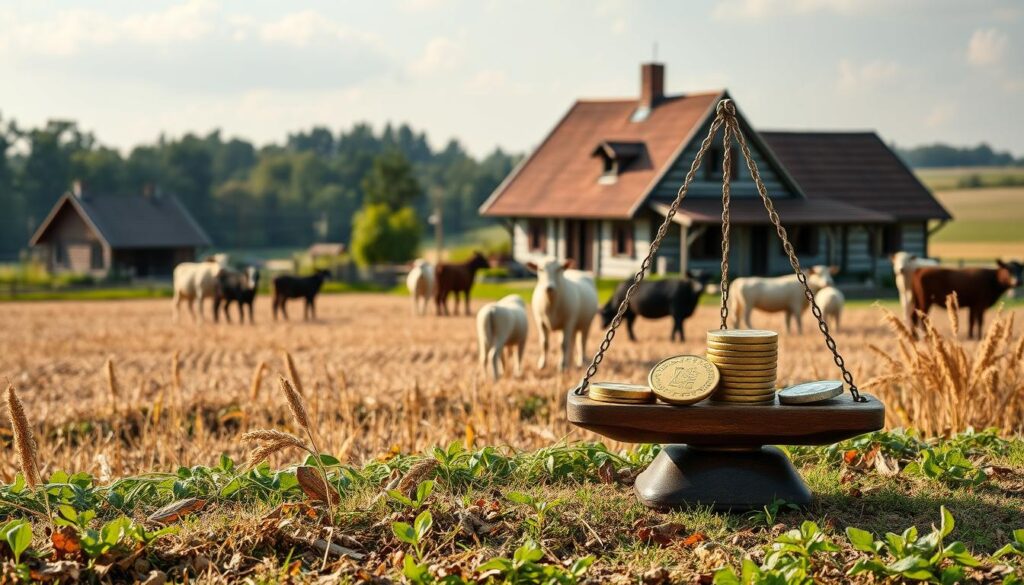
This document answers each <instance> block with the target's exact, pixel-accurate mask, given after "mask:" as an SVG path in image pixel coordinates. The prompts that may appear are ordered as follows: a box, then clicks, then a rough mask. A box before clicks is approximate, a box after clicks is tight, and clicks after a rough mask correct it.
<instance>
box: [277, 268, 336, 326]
mask: <svg viewBox="0 0 1024 585" xmlns="http://www.w3.org/2000/svg"><path fill="white" fill-rule="evenodd" d="M329 275H330V273H329V272H327V271H326V270H317V271H316V272H315V273H314V274H313V275H312V276H289V275H283V276H278V277H277V278H275V279H274V301H273V303H274V320H275V321H277V311H278V309H280V311H281V314H282V315H284V318H285V319H287V318H288V311H287V310H285V303H286V302H287V301H288V299H298V298H303V299H306V304H305V306H304V307H303V308H302V320H303V321H308V320H309V319H316V304H315V302H316V295H317V294H319V292H320V287H322V286H323V284H324V280H326V279H327V277H328V276H329Z"/></svg>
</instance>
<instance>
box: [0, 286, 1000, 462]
mask: <svg viewBox="0 0 1024 585" xmlns="http://www.w3.org/2000/svg"><path fill="white" fill-rule="evenodd" d="M482 304H483V302H482V301H477V302H475V303H474V309H476V308H479V307H480V306H481V305H482ZM207 309H209V307H207ZM256 310H257V315H256V321H257V324H256V325H255V326H249V325H245V326H239V325H225V324H220V325H213V324H212V323H208V324H206V325H202V326H193V325H191V324H190V323H187V322H186V323H185V324H182V325H179V326H175V325H173V324H172V323H171V310H170V302H169V301H166V300H143V301H110V302H38V303H7V304H4V305H2V306H0V311H2V315H3V319H2V327H0V379H4V378H9V379H10V381H11V382H13V383H14V384H15V385H16V386H17V388H18V390H19V393H20V394H21V396H22V399H23V400H24V403H25V408H26V411H27V413H28V415H29V419H30V420H31V421H32V422H33V423H34V424H35V425H36V437H37V440H38V442H39V448H40V457H39V460H40V462H41V465H42V467H43V469H42V470H41V471H42V472H43V474H44V475H46V474H48V473H50V472H52V471H53V470H55V469H66V470H73V471H88V472H92V473H94V474H97V475H98V476H100V477H104V476H120V475H124V474H128V473H138V472H143V471H151V470H168V469H173V468H174V466H176V465H192V464H199V463H203V464H208V463H211V462H213V461H216V459H217V457H218V456H219V455H220V454H221V453H222V452H223V453H228V454H230V455H231V456H233V457H235V458H236V459H238V460H240V459H242V458H244V446H243V445H242V444H241V443H240V441H239V437H240V435H241V434H242V433H244V432H245V431H247V430H251V429H256V428H279V429H284V430H291V431H295V430H296V429H293V428H291V425H292V424H293V423H292V422H291V421H292V419H291V416H290V415H289V413H288V406H287V403H286V401H285V398H284V396H283V395H282V394H281V392H280V391H279V388H278V384H277V380H278V378H279V376H281V375H284V376H295V377H298V378H301V382H299V383H297V384H296V386H297V387H298V386H299V384H301V388H302V391H303V393H304V396H305V401H306V404H307V405H308V409H309V416H310V417H311V418H313V419H315V422H314V424H313V427H314V428H317V429H319V434H320V436H319V437H317V440H318V441H319V442H321V445H320V446H321V448H322V449H323V450H324V451H326V452H329V453H333V454H335V455H337V456H339V457H340V458H342V459H347V460H350V461H361V460H364V459H366V458H368V457H373V456H376V455H378V454H380V453H384V452H386V451H388V450H390V449H392V448H397V449H400V450H401V451H403V452H410V451H416V450H419V449H423V448H425V447H428V446H430V445H434V444H443V443H447V442H450V441H454V440H459V441H462V440H466V439H467V436H468V437H471V440H473V441H475V442H476V444H484V443H486V444H495V445H509V446H512V447H516V448H523V449H526V448H536V447H539V446H543V445H549V444H552V443H554V442H556V441H559V440H561V439H568V440H576V439H595V438H597V437H595V436H594V435H591V434H589V433H586V432H583V431H580V430H578V429H575V428H573V427H571V426H570V425H568V424H567V423H566V422H565V421H564V412H563V410H562V408H563V407H562V405H563V402H564V397H565V393H566V391H567V390H568V389H569V388H570V387H571V386H573V385H575V384H576V383H577V382H578V380H579V377H580V374H581V372H580V371H579V370H573V371H571V372H569V373H567V374H559V373H557V372H556V371H555V370H553V369H551V368H550V366H549V368H548V369H547V370H546V371H543V372H541V371H537V369H536V360H537V357H538V351H539V348H538V344H537V333H536V328H535V327H534V324H533V323H532V322H531V324H530V326H531V331H530V341H529V342H528V344H527V355H526V373H525V375H524V376H523V377H522V378H520V379H517V378H505V379H503V380H502V381H500V382H498V383H493V382H491V381H490V380H489V379H488V378H487V377H485V375H484V374H483V372H482V371H481V370H480V368H479V366H478V364H477V356H476V345H475V341H476V340H475V332H474V331H475V328H474V320H473V319H472V318H469V317H462V316H459V317H449V318H438V317H434V316H429V317H425V318H414V317H412V316H411V314H410V313H411V307H410V303H409V301H408V299H405V298H401V297H397V296H391V295H337V296H326V297H323V298H321V299H320V301H319V306H318V314H319V315H320V316H321V320H320V321H318V322H316V323H303V322H302V321H297V320H292V321H291V322H289V323H282V322H278V323H274V322H273V321H272V320H271V319H270V316H269V311H270V308H269V301H268V299H266V298H265V297H261V298H259V299H257V306H256ZM934 314H935V315H936V319H935V320H936V322H937V326H938V327H939V329H940V330H943V331H948V330H949V326H948V324H947V323H946V320H945V318H944V316H943V314H942V312H941V311H938V310H935V311H934ZM186 321H187V319H186ZM992 321H993V314H992V313H990V316H989V323H991V322H992ZM717 323H718V311H717V308H716V307H710V306H700V307H698V309H697V313H696V315H695V316H694V317H693V318H692V319H690V320H689V321H687V323H686V335H687V341H686V342H685V343H671V342H669V341H668V337H669V331H670V329H671V325H670V323H669V321H668V320H660V321H645V320H641V321H639V322H638V324H637V328H636V330H637V336H638V338H639V341H638V342H636V343H632V342H630V341H629V340H628V339H627V338H626V336H625V335H623V336H621V337H619V338H617V339H616V341H615V344H614V345H613V346H612V349H611V351H610V352H609V354H608V356H607V359H606V360H605V362H604V366H603V368H602V370H601V372H600V374H599V375H598V378H599V379H612V380H622V381H634V382H641V381H643V380H645V378H646V375H647V371H648V369H649V368H650V367H651V365H653V364H654V362H656V361H657V360H659V359H661V358H664V357H666V356H669V355H674V354H678V353H702V351H703V342H704V332H705V330H706V329H708V328H711V327H715V326H717ZM843 324H844V329H843V330H842V331H841V332H840V333H838V335H837V336H836V338H837V341H838V343H839V348H840V350H841V351H842V352H843V354H844V355H845V356H846V359H847V362H848V363H849V364H850V365H851V366H852V368H851V369H852V371H853V373H854V375H855V377H856V379H857V380H858V381H859V382H861V383H863V382H866V381H867V380H868V379H869V378H873V377H877V376H880V375H882V374H885V373H891V372H888V370H889V369H890V367H889V365H887V364H886V363H884V362H883V360H882V359H880V358H879V356H878V355H876V353H874V352H873V351H872V350H871V349H870V348H869V344H874V345H876V346H878V347H879V348H881V349H882V350H883V351H886V352H889V353H890V354H891V355H893V356H898V352H897V342H896V339H895V337H894V336H893V334H892V332H891V331H890V330H889V328H888V327H887V326H886V325H885V324H884V323H883V319H882V311H881V310H880V309H878V308H874V307H862V306H859V307H850V308H848V309H847V312H846V314H845V315H844V320H843ZM754 325H755V326H757V327H766V328H771V329H775V330H778V331H780V332H781V333H782V335H781V339H780V356H779V378H780V383H795V382H800V381H805V380H808V379H823V378H838V377H839V376H838V372H837V371H836V369H835V367H834V365H833V364H832V359H831V355H830V354H829V353H828V351H827V350H826V349H825V348H824V344H823V341H822V339H821V336H820V335H819V334H818V332H817V330H816V327H815V325H814V323H813V322H812V320H811V317H810V315H805V317H804V330H805V333H804V335H803V336H797V335H786V334H785V333H784V326H783V321H782V317H781V316H780V315H776V316H765V315H760V314H755V317H754ZM602 333H603V332H602V331H600V330H599V326H598V324H597V323H595V325H594V327H593V329H592V332H591V337H590V340H589V343H588V351H591V352H592V351H593V350H594V349H596V347H597V344H598V342H599V341H600V339H599V338H600V336H601V334H602ZM964 344H965V347H966V348H968V349H969V350H973V348H975V347H976V343H975V342H966V341H965V342H964ZM285 352H288V354H290V355H291V357H292V359H293V360H294V365H295V373H294V374H289V373H288V368H287V365H286V358H285V357H284V356H285ZM897 359H899V358H898V357H897ZM108 360H110V364H111V370H112V372H113V375H112V376H111V375H109V374H108V369H107V362H108ZM549 363H550V362H549ZM296 382H298V381H296ZM878 392H882V393H883V394H884V393H885V392H890V393H891V392H895V390H887V389H885V388H880V389H879V390H878ZM904 398H906V397H904ZM914 403H915V402H914V401H908V400H905V399H904V400H902V401H901V404H905V405H906V404H910V405H913V404H914ZM921 404H925V403H924V402H921ZM908 408H910V410H909V411H908V410H906V408H903V409H901V410H900V411H899V412H896V411H895V410H893V409H890V413H889V414H890V415H891V416H890V420H889V423H890V425H901V424H907V422H913V421H914V417H915V416H917V414H916V413H915V412H913V406H910V407H908ZM4 421H6V417H4ZM0 424H6V423H0ZM936 424H941V421H940V423H936ZM9 438H10V435H9V429H6V428H2V427H0V443H6V442H7V441H8V440H9ZM14 466H15V463H14V461H13V460H12V458H9V457H8V458H3V459H2V460H0V481H5V482H9V481H11V479H12V478H13V475H14V473H15V468H14Z"/></svg>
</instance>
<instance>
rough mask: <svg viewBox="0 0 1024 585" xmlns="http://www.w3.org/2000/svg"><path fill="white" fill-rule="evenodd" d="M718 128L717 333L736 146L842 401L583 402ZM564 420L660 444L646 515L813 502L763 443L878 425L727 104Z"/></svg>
mask: <svg viewBox="0 0 1024 585" xmlns="http://www.w3.org/2000/svg"><path fill="white" fill-rule="evenodd" d="M721 128H724V129H725V135H724V149H723V151H724V153H725V161H724V164H723V167H722V168H723V169H725V172H724V176H723V185H722V204H723V214H722V236H723V242H724V244H723V262H722V292H723V294H722V307H721V317H722V319H721V327H722V329H725V328H726V320H727V316H728V306H727V301H728V250H729V244H728V242H729V212H728V211H729V180H730V177H729V169H730V168H731V164H730V163H731V161H730V156H731V155H730V152H731V150H732V149H731V141H732V140H733V139H735V140H737V141H738V143H739V146H740V150H741V152H742V153H743V156H744V158H745V159H746V162H747V168H748V169H749V170H750V173H751V176H752V178H753V179H754V182H755V183H756V184H757V187H758V192H759V193H760V195H761V199H762V200H763V202H764V204H765V208H766V210H767V212H768V215H769V218H770V219H771V221H772V223H773V224H774V225H775V227H776V230H777V232H778V235H779V238H780V239H781V240H782V243H783V248H784V250H785V251H786V252H787V253H788V254H789V258H790V263H791V264H792V266H793V269H794V271H795V272H796V274H797V277H798V279H800V282H801V283H802V284H803V285H804V290H805V296H806V297H807V299H808V302H809V304H810V306H811V312H812V313H813V314H814V316H815V317H816V318H817V320H818V327H819V329H820V330H821V333H822V334H823V335H824V337H825V340H826V343H825V345H826V347H827V349H829V350H830V351H831V353H832V355H833V357H834V360H835V362H836V366H837V367H838V368H839V369H840V370H841V372H842V374H843V379H844V381H845V382H846V385H847V387H848V388H849V393H847V394H843V395H840V396H837V397H836V398H832V399H829V400H825V401H822V402H815V403H812V404H801V405H786V404H781V403H779V401H778V398H776V400H775V403H774V404H768V405H756V406H751V405H743V404H735V403H721V402H714V401H707V400H705V401H703V402H698V403H697V404H693V405H690V406H673V405H670V404H664V403H650V404H613V403H608V402H599V401H596V400H593V399H591V398H589V397H588V396H587V388H588V385H589V383H590V381H591V379H592V378H593V377H594V375H595V374H596V373H597V370H598V366H599V365H600V363H601V361H603V359H604V354H605V351H606V350H607V349H608V348H609V347H610V345H611V342H612V339H613V338H614V336H615V331H616V329H617V328H618V326H619V324H620V323H621V320H622V316H623V314H624V313H625V310H626V307H627V306H628V303H629V300H630V297H631V296H632V294H633V292H634V291H635V289H636V285H638V284H639V283H640V282H641V281H642V280H643V278H644V276H645V274H646V272H647V271H648V270H649V269H650V266H651V262H652V260H653V258H654V256H655V254H656V252H657V248H658V245H659V244H660V242H661V240H662V238H663V237H664V235H665V233H666V231H667V228H668V225H669V223H670V222H671V221H672V216H673V215H674V214H675V213H676V211H677V210H678V208H679V204H680V203H681V202H682V200H683V199H684V198H685V197H686V192H687V190H688V188H689V185H690V182H691V181H692V180H693V177H694V174H695V173H696V170H697V169H699V168H700V165H701V161H702V159H703V157H704V155H705V153H706V152H707V150H708V147H709V146H710V144H711V142H712V140H713V139H714V136H715V134H716V133H717V131H718V130H719V129H721ZM566 416H567V418H568V420H569V422H571V423H572V424H574V425H576V426H579V427H581V428H584V429H587V430H590V431H593V432H595V433H597V434H599V435H602V436H605V437H608V438H609V439H614V440H616V441H622V442H626V443H660V444H662V445H663V448H662V450H661V452H660V453H659V454H658V455H657V457H655V459H654V461H653V462H652V463H651V465H650V466H649V467H648V468H647V469H646V470H645V471H644V472H643V473H641V474H640V475H639V476H638V477H637V479H636V484H635V490H636V494H637V497H638V498H639V499H640V501H641V502H643V503H644V504H645V505H647V506H650V507H653V508H677V507H684V506H690V505H704V506H711V507H713V508H714V509H716V510H749V509H759V508H761V507H763V506H765V505H768V504H771V503H772V502H773V501H775V500H777V499H780V500H785V501H786V502H788V503H791V504H796V505H806V504H809V503H810V502H811V500H812V498H813V494H812V493H811V491H810V489H808V487H807V485H806V484H805V483H804V482H803V480H802V479H801V478H800V475H799V474H798V473H797V471H796V469H794V467H793V465H792V463H791V462H790V461H789V459H788V458H787V457H786V455H785V454H784V453H783V452H782V451H781V450H780V449H778V448H777V447H773V446H771V445H776V444H780V445H827V444H831V443H835V442H837V441H841V440H844V439H849V438H852V437H856V436H858V435H861V434H864V433H868V432H871V431H876V430H879V429H881V428H882V426H883V424H884V422H885V406H884V405H883V404H882V403H881V402H879V401H878V400H877V399H876V398H874V397H872V396H868V395H865V394H862V393H860V392H858V390H857V387H856V385H855V384H854V383H853V377H852V375H851V374H850V372H849V371H848V370H847V369H846V367H845V362H844V361H843V358H842V357H841V356H840V355H839V352H838V350H837V349H836V345H835V341H834V340H833V339H832V336H831V334H830V333H829V329H828V325H827V324H826V323H825V321H824V319H822V317H821V310H820V309H819V308H818V306H817V304H816V303H815V302H814V295H813V293H812V292H811V290H810V288H809V287H808V286H807V281H806V276H805V275H804V274H803V271H802V270H801V268H800V264H799V260H798V259H797V258H796V254H795V253H793V249H792V246H791V245H790V243H789V241H788V238H787V236H786V231H785V229H784V228H783V227H782V225H781V222H780V219H779V216H778V214H777V213H776V212H775V209H774V205H773V204H772V202H771V199H770V198H769V197H768V192H767V189H766V188H765V186H764V184H763V182H762V181H761V178H760V176H759V174H758V172H757V165H756V163H754V162H753V160H752V158H751V157H750V152H749V150H748V149H747V146H746V141H745V140H744V138H743V135H742V133H741V131H740V128H739V124H738V122H737V119H736V110H735V106H734V105H733V104H732V103H731V101H730V100H722V102H720V103H719V105H718V108H717V115H716V117H715V120H714V121H713V122H712V125H711V128H710V130H709V131H708V136H707V137H706V138H705V139H704V141H703V142H702V144H701V149H700V151H699V152H698V153H697V156H696V157H695V159H694V162H693V165H692V166H691V169H690V172H689V173H688V174H687V176H686V179H685V181H684V183H683V186H682V187H681V188H680V189H679V193H678V195H677V197H676V200H675V202H674V203H673V204H672V206H671V207H670V208H669V212H668V213H667V214H666V217H665V221H664V223H663V224H662V226H661V228H660V229H659V230H658V234H657V236H656V237H655V239H654V241H653V242H652V244H651V250H650V253H649V254H648V256H647V257H646V258H645V259H644V261H643V263H642V264H641V267H640V270H639V271H638V272H637V274H636V276H635V277H634V280H633V286H631V287H630V289H629V290H628V291H627V293H626V296H625V298H624V300H623V302H622V304H621V305H620V306H619V310H618V313H617V314H616V316H615V318H614V319H613V320H612V323H611V326H610V327H609V329H608V331H607V332H606V334H605V339H604V342H603V343H602V344H601V348H600V349H599V350H598V352H597V354H596V355H595V356H594V359H593V361H592V362H591V364H590V367H589V368H588V370H587V373H586V376H585V377H584V379H583V381H582V382H581V383H580V384H579V386H577V387H576V388H573V389H572V390H570V391H569V394H568V397H567V401H566Z"/></svg>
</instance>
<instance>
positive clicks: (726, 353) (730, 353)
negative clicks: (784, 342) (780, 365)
mask: <svg viewBox="0 0 1024 585" xmlns="http://www.w3.org/2000/svg"><path fill="white" fill-rule="evenodd" d="M707 351H708V355H713V356H715V357H723V358H748V357H751V358H759V357H763V358H778V357H779V352H777V351H775V350H769V351H736V350H731V349H715V348H713V347H709V348H708V350H707Z"/></svg>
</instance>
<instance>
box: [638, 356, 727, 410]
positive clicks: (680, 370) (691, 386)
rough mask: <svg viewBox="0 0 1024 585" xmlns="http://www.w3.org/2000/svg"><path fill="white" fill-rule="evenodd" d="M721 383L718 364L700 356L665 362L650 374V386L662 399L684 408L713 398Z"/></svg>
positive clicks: (648, 379) (648, 383)
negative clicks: (681, 405) (709, 397)
mask: <svg viewBox="0 0 1024 585" xmlns="http://www.w3.org/2000/svg"><path fill="white" fill-rule="evenodd" d="M718 380H719V375H718V368H716V367H715V364H713V363H711V362H709V361H708V360H706V359H704V358H702V357H700V356H697V355H677V356H675V357H670V358H667V359H663V360H661V361H660V362H658V363H657V364H655V365H654V367H653V368H651V372H650V374H648V375H647V385H648V386H650V387H651V390H652V391H653V392H654V394H655V395H656V396H657V397H658V398H660V399H662V400H664V401H665V402H668V403H670V404H684V405H685V404H693V403H695V402H700V401H701V400H704V399H705V398H707V397H708V396H710V395H711V393H712V392H714V391H715V388H717V387H718Z"/></svg>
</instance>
